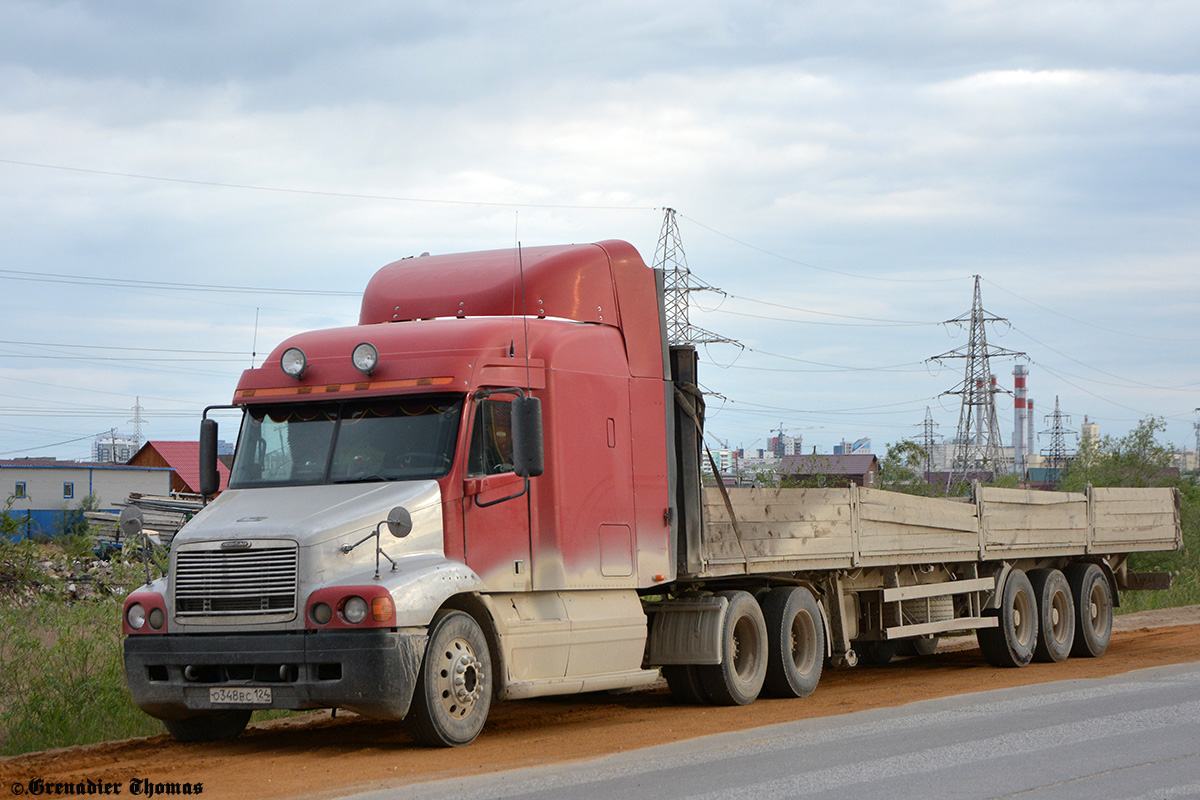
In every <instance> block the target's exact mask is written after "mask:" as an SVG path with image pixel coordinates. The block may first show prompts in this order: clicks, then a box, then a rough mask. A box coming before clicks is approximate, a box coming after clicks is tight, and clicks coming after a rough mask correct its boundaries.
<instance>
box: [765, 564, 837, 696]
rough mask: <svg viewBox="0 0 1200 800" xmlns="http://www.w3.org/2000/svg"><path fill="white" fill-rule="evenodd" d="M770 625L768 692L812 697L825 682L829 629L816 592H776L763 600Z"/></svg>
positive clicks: (800, 588)
mask: <svg viewBox="0 0 1200 800" xmlns="http://www.w3.org/2000/svg"><path fill="white" fill-rule="evenodd" d="M762 613H763V619H764V621H765V622H766V625H767V674H766V678H765V680H764V681H763V685H764V686H765V688H766V690H767V691H768V692H770V693H771V694H772V695H774V696H776V697H808V696H809V695H810V694H812V693H813V691H814V690H816V688H817V682H818V681H820V680H821V667H822V666H823V665H824V663H825V625H824V623H823V622H822V620H821V609H820V606H818V605H817V599H816V598H815V597H813V595H812V592H810V591H809V590H808V589H805V588H802V587H789V588H780V589H772V590H771V591H769V592H767V594H766V595H765V596H764V597H763V602H762Z"/></svg>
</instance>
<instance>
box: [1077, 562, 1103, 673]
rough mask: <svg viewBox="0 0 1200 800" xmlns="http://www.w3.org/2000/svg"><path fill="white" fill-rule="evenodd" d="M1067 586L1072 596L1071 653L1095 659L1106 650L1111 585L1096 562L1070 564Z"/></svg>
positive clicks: (1079, 656) (1078, 656)
mask: <svg viewBox="0 0 1200 800" xmlns="http://www.w3.org/2000/svg"><path fill="white" fill-rule="evenodd" d="M1067 585H1069V586H1070V587H1071V594H1072V596H1073V597H1074V599H1075V640H1074V643H1073V644H1072V645H1071V655H1073V656H1075V657H1076V658H1099V657H1100V656H1102V655H1104V651H1106V650H1108V640H1109V638H1110V637H1111V636H1112V626H1113V596H1112V587H1110V586H1109V585H1108V578H1107V577H1106V576H1105V574H1104V570H1102V569H1100V567H1099V566H1098V565H1096V564H1072V565H1071V566H1070V567H1068V568H1067Z"/></svg>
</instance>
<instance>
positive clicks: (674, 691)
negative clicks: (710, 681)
mask: <svg viewBox="0 0 1200 800" xmlns="http://www.w3.org/2000/svg"><path fill="white" fill-rule="evenodd" d="M696 669H697V667H696V665H695V664H668V665H666V666H664V667H663V668H662V674H663V677H664V678H666V679H667V688H669V689H670V690H671V696H672V697H674V698H675V699H676V700H678V701H679V702H681V703H684V704H686V705H689V706H707V705H711V703H710V701H709V699H708V692H707V691H705V689H704V684H703V683H701V682H700V675H699V674H698V673H697V672H696Z"/></svg>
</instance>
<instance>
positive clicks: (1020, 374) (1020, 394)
mask: <svg viewBox="0 0 1200 800" xmlns="http://www.w3.org/2000/svg"><path fill="white" fill-rule="evenodd" d="M1028 374H1029V368H1028V367H1026V366H1025V365H1024V364H1017V365H1016V366H1014V367H1013V468H1014V469H1015V471H1016V473H1017V474H1018V475H1024V474H1025V424H1026V420H1025V377H1026V376H1027V375H1028Z"/></svg>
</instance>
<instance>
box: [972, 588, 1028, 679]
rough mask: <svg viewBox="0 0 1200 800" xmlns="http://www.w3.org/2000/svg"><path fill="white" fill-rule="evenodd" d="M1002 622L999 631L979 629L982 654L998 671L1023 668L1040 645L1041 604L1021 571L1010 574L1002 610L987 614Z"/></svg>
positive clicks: (976, 635)
mask: <svg viewBox="0 0 1200 800" xmlns="http://www.w3.org/2000/svg"><path fill="white" fill-rule="evenodd" d="M984 613H985V614H987V615H990V616H996V617H999V619H1000V624H999V626H997V627H995V628H979V629H978V630H976V631H975V638H976V639H978V640H979V650H980V651H981V652H982V653H983V657H984V658H985V659H986V660H987V662H988V663H989V664H991V665H992V666H994V667H1023V666H1025V665H1026V664H1028V663H1029V662H1030V660H1031V659H1032V658H1033V648H1034V647H1035V646H1036V644H1037V638H1038V619H1037V602H1036V600H1034V594H1033V585H1032V584H1030V583H1029V578H1028V577H1027V576H1026V575H1025V573H1024V572H1022V571H1021V570H1019V569H1014V570H1012V571H1011V572H1009V573H1008V577H1007V578H1006V579H1005V581H1004V587H1003V588H1002V589H1001V591H1000V608H998V609H989V610H988V611H985V612H984Z"/></svg>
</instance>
